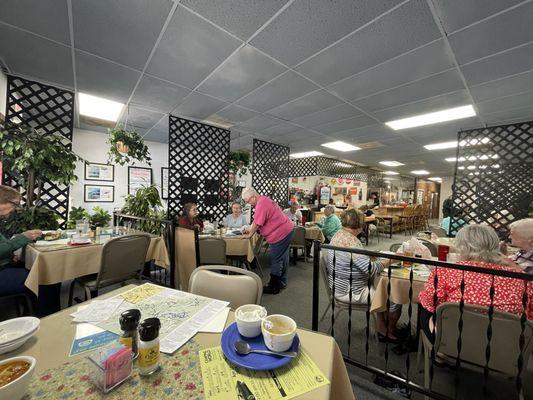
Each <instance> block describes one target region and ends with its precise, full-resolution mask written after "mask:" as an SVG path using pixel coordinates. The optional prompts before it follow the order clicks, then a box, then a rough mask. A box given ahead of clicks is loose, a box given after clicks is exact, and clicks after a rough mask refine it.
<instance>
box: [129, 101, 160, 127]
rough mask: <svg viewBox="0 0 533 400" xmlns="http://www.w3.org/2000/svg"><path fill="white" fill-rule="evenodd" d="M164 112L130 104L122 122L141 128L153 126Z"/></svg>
mask: <svg viewBox="0 0 533 400" xmlns="http://www.w3.org/2000/svg"><path fill="white" fill-rule="evenodd" d="M163 115H164V114H163V113H159V112H154V111H150V110H145V109H142V108H138V107H134V106H130V107H128V108H126V111H125V112H124V113H123V115H122V118H121V120H122V122H126V121H127V124H128V125H129V124H131V125H134V126H137V127H139V128H147V129H149V128H151V127H152V126H154V125H155V124H157V123H158V122H159V121H160V120H161V118H162V117H163Z"/></svg>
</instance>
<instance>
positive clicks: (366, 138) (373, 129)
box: [332, 124, 398, 143]
mask: <svg viewBox="0 0 533 400" xmlns="http://www.w3.org/2000/svg"><path fill="white" fill-rule="evenodd" d="M332 136H333V137H336V138H337V137H338V138H343V139H350V140H352V141H354V142H356V143H364V142H371V141H376V140H377V141H381V140H390V139H396V138H398V135H397V134H396V133H394V131H393V130H392V129H390V128H389V127H387V126H386V125H383V124H375V125H371V126H365V127H363V128H359V129H350V130H346V131H341V132H337V133H335V134H334V135H332Z"/></svg>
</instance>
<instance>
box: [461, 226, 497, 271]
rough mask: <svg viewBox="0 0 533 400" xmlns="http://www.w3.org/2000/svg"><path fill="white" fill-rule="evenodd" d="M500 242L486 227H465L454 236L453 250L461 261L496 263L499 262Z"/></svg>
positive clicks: (492, 230) (490, 229)
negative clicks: (457, 253) (455, 250)
mask: <svg viewBox="0 0 533 400" xmlns="http://www.w3.org/2000/svg"><path fill="white" fill-rule="evenodd" d="M499 245H500V240H499V238H498V235H497V234H496V232H495V231H494V229H492V228H491V227H490V226H487V225H466V226H464V227H462V228H461V229H460V230H459V232H457V235H456V236H455V248H456V249H457V251H458V252H459V254H460V255H461V259H462V260H472V261H483V262H487V263H497V262H499V261H500V259H501V256H500V251H499Z"/></svg>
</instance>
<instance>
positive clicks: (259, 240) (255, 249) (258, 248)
mask: <svg viewBox="0 0 533 400" xmlns="http://www.w3.org/2000/svg"><path fill="white" fill-rule="evenodd" d="M264 240H265V238H264V237H263V236H261V235H257V239H256V241H255V244H254V246H253V252H254V260H255V264H256V265H257V268H258V269H259V273H260V275H261V276H263V267H262V266H261V260H260V259H259V258H260V255H261V249H262V248H263V242H264Z"/></svg>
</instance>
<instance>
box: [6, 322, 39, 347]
mask: <svg viewBox="0 0 533 400" xmlns="http://www.w3.org/2000/svg"><path fill="white" fill-rule="evenodd" d="M40 322H41V321H40V320H39V318H35V317H21V318H13V319H9V320H7V321H4V322H1V323H0V347H5V346H9V345H11V344H14V343H15V342H19V341H21V340H23V339H24V341H26V340H28V339H29V338H30V337H31V336H32V335H33V334H34V333H35V332H36V331H37V329H38V328H39V324H40Z"/></svg>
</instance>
